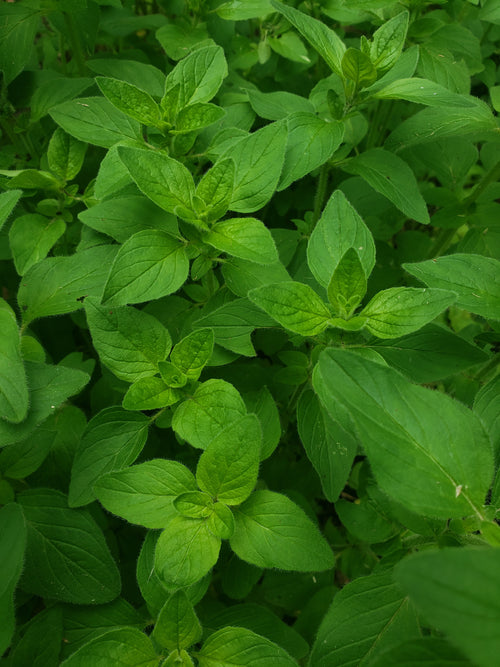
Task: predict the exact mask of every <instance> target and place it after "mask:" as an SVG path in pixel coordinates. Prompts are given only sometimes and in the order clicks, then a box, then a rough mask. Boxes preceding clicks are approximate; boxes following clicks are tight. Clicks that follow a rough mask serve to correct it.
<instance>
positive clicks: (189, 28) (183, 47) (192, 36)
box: [155, 17, 208, 95]
mask: <svg viewBox="0 0 500 667" xmlns="http://www.w3.org/2000/svg"><path fill="white" fill-rule="evenodd" d="M176 19H177V20H176V22H175V23H167V24H166V25H163V26H162V27H161V28H160V29H159V30H157V31H156V35H155V37H156V39H157V40H158V41H159V42H160V44H161V46H162V47H163V49H164V51H165V53H166V54H167V56H168V57H169V58H172V60H180V59H181V58H184V56H187V55H188V54H189V53H190V52H191V51H193V50H194V49H196V48H197V47H198V46H199V44H200V42H202V41H204V40H205V39H208V32H207V24H206V23H204V22H199V23H197V24H196V25H193V24H192V23H191V22H190V21H189V20H188V19H187V18H186V20H185V22H181V20H180V19H181V17H176ZM159 94H160V95H161V93H159Z"/></svg>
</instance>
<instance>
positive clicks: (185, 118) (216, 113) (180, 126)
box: [171, 102, 226, 135]
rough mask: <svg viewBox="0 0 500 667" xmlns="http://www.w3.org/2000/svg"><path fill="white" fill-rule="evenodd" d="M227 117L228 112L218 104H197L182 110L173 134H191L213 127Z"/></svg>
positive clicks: (178, 115)
mask: <svg viewBox="0 0 500 667" xmlns="http://www.w3.org/2000/svg"><path fill="white" fill-rule="evenodd" d="M225 115H226V111H225V110H224V109H222V107H218V106H217V105H216V104H210V103H208V102H196V103H195V104H190V105H189V106H187V107H184V109H181V111H179V113H178V114H177V117H176V119H175V129H174V130H172V131H171V134H174V135H175V134H189V133H190V132H196V131H199V130H202V129H203V128H204V127H208V126H209V125H213V124H214V123H216V122H217V121H218V120H220V119H221V118H223V117H224V116H225Z"/></svg>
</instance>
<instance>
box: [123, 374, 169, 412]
mask: <svg viewBox="0 0 500 667" xmlns="http://www.w3.org/2000/svg"><path fill="white" fill-rule="evenodd" d="M181 398H182V394H181V393H179V392H178V391H177V390H176V389H173V388H172V387H170V386H168V385H167V384H165V382H164V381H163V380H162V379H161V378H159V377H143V378H141V379H139V380H136V381H135V382H134V384H132V385H130V387H129V388H128V391H127V393H126V394H125V396H124V398H123V402H122V406H123V407H124V409H125V410H158V409H160V408H165V407H167V406H169V405H173V404H174V403H177V402H178V401H179V400H180V399H181Z"/></svg>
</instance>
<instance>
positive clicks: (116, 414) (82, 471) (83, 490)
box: [68, 407, 149, 507]
mask: <svg viewBox="0 0 500 667" xmlns="http://www.w3.org/2000/svg"><path fill="white" fill-rule="evenodd" d="M148 427H149V420H148V419H147V417H145V416H144V415H140V414H139V415H135V414H130V412H126V411H125V410H122V409H121V408H117V407H112V408H105V409H104V410H101V412H99V413H98V414H97V415H96V416H95V417H93V418H92V419H91V420H90V421H89V423H88V424H87V428H86V429H85V432H84V433H83V435H82V438H81V441H80V444H79V446H78V449H77V451H76V454H75V458H74V461H73V468H72V470H71V482H70V485H69V497H68V504H69V506H70V507H81V506H82V505H87V504H88V503H90V502H92V501H93V500H95V494H94V491H93V485H94V482H96V481H97V480H98V479H99V477H100V476H101V475H103V474H104V473H106V472H109V471H110V470H120V469H121V468H124V467H126V466H128V465H130V464H131V463H133V462H134V461H135V459H136V458H137V457H138V456H139V454H140V452H141V451H142V448H143V447H144V445H145V444H146V439H147V437H148Z"/></svg>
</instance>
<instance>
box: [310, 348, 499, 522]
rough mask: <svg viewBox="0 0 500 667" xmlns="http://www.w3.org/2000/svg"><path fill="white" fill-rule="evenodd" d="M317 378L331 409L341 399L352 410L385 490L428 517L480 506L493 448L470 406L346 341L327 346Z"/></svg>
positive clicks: (467, 511) (471, 510)
mask: <svg viewBox="0 0 500 667" xmlns="http://www.w3.org/2000/svg"><path fill="white" fill-rule="evenodd" d="M313 385H314V389H315V391H316V393H317V394H318V396H319V399H320V400H321V402H322V403H323V405H324V406H325V408H326V409H327V411H330V412H331V413H332V414H335V410H336V409H338V408H337V404H340V406H342V407H343V408H344V409H345V410H347V411H348V413H349V414H350V415H351V418H352V420H353V422H354V423H355V424H356V430H357V432H358V434H359V438H360V440H361V442H362V445H363V448H364V450H365V452H366V454H367V456H368V460H369V462H370V466H371V468H372V470H373V473H374V475H375V479H376V480H377V483H378V484H379V486H380V488H381V489H382V491H384V492H385V493H387V495H389V496H390V497H392V498H393V499H394V500H397V501H399V502H400V503H402V504H404V505H406V507H407V508H408V509H410V510H411V511H413V512H416V513H417V514H423V515H424V516H428V517H434V518H443V519H445V518H446V519H448V518H450V517H462V516H466V515H471V514H476V513H479V512H480V508H481V506H482V504H483V502H484V499H485V496H486V492H487V491H488V489H489V486H490V483H491V478H492V453H491V447H490V443H489V441H488V439H487V437H486V434H485V433H484V430H483V428H482V426H481V424H480V422H479V420H478V419H477V417H475V415H474V414H473V413H472V411H471V410H469V409H468V408H466V407H465V406H464V405H462V404H461V403H459V402H458V401H455V400H453V399H452V398H450V397H449V396H447V395H445V394H442V393H439V392H436V391H432V390H430V389H425V388H423V387H418V386H415V385H413V384H411V383H410V382H408V380H406V379H404V378H403V376H401V375H400V374H399V373H397V372H396V371H394V370H392V369H391V368H388V367H385V366H382V365H381V364H379V363H375V362H373V361H369V360H367V359H363V358H361V357H359V356H358V355H356V354H353V353H352V352H348V351H346V350H340V349H338V350H333V349H329V350H327V351H324V352H322V353H321V355H320V360H319V363H318V365H317V366H316V368H315V369H314V373H313ZM450 443H453V447H450Z"/></svg>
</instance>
